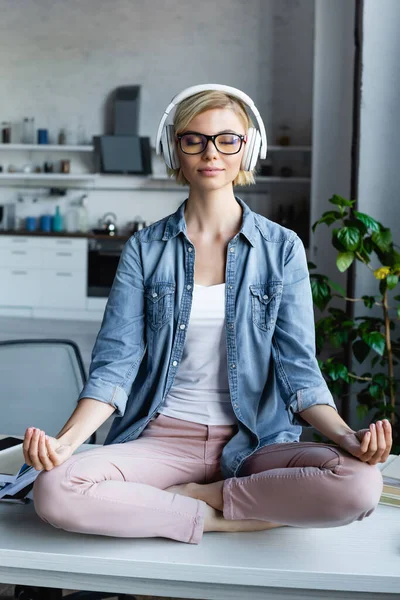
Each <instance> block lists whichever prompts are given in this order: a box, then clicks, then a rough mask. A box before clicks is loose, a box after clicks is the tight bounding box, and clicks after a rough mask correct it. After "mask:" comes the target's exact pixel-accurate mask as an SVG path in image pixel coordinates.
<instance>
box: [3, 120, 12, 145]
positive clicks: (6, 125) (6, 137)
mask: <svg viewBox="0 0 400 600" xmlns="http://www.w3.org/2000/svg"><path fill="white" fill-rule="evenodd" d="M1 141H2V143H3V144H11V123H10V122H9V121H3V122H2V124H1Z"/></svg>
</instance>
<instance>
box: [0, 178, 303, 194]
mask: <svg viewBox="0 0 400 600" xmlns="http://www.w3.org/2000/svg"><path fill="white" fill-rule="evenodd" d="M3 181H4V182H7V183H11V182H13V183H14V184H16V183H21V185H23V184H24V183H32V184H38V185H39V186H41V187H46V186H47V185H48V187H54V184H55V183H57V185H59V186H60V187H62V185H63V184H66V185H67V186H68V184H74V183H77V182H87V183H89V184H92V185H91V188H92V189H97V190H146V189H148V190H150V189H151V190H165V191H169V190H171V191H172V190H173V191H176V190H178V191H179V190H185V189H186V188H185V187H184V186H180V185H177V184H176V182H175V181H174V180H173V179H170V178H169V177H167V176H162V175H159V176H157V175H150V176H140V175H104V174H101V173H73V174H69V175H64V174H62V173H0V183H2V182H3ZM310 182H311V179H310V178H309V177H265V176H264V177H263V176H258V177H256V184H263V187H264V185H265V184H266V185H269V184H289V185H291V184H293V183H296V184H309V183H310ZM257 187H258V186H257V185H256V186H255V187H252V186H250V187H248V188H247V187H243V188H241V189H242V191H244V192H249V193H251V192H253V193H257V191H258V190H257Z"/></svg>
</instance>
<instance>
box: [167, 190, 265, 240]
mask: <svg viewBox="0 0 400 600" xmlns="http://www.w3.org/2000/svg"><path fill="white" fill-rule="evenodd" d="M235 199H236V201H237V202H238V203H239V204H240V206H241V207H242V209H243V217H242V227H241V228H240V231H239V233H241V234H243V235H244V237H245V238H246V239H247V240H248V241H249V242H250V244H251V245H252V246H254V245H255V241H254V240H255V230H256V226H255V222H254V213H253V211H252V210H251V209H250V208H249V207H248V206H247V204H246V203H245V202H243V200H242V199H241V198H238V196H235ZM186 202H187V198H186V200H184V202H182V204H181V205H180V206H179V208H178V210H177V211H176V212H175V213H173V214H172V215H170V216H169V217H168V219H167V222H166V224H165V229H164V235H163V237H162V239H163V241H168V240H170V239H171V238H173V237H175V236H177V235H178V234H179V233H183V234H184V235H185V237H187V229H186V221H185V206H186Z"/></svg>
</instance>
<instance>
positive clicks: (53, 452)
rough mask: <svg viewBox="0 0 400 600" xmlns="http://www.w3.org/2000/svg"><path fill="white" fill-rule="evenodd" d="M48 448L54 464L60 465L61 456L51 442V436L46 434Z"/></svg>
mask: <svg viewBox="0 0 400 600" xmlns="http://www.w3.org/2000/svg"><path fill="white" fill-rule="evenodd" d="M46 449H47V453H48V455H49V459H50V460H51V462H52V463H53V465H54V466H55V467H56V466H58V465H59V463H60V457H59V456H58V454H57V452H56V450H55V449H54V448H53V447H52V445H51V443H50V438H49V436H48V435H46Z"/></svg>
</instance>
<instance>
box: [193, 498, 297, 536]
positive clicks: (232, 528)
mask: <svg viewBox="0 0 400 600" xmlns="http://www.w3.org/2000/svg"><path fill="white" fill-rule="evenodd" d="M277 527H286V525H281V524H280V523H271V522H270V521H257V520H255V519H242V520H237V521H230V520H228V519H224V517H223V515H222V512H220V511H219V510H215V508H212V507H211V506H208V505H207V504H206V506H205V510H204V532H206V531H225V532H231V533H234V532H236V533H237V532H240V531H265V530H266V529H276V528H277Z"/></svg>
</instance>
